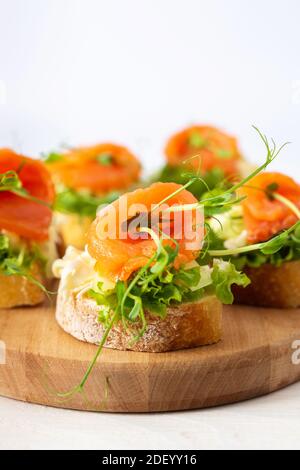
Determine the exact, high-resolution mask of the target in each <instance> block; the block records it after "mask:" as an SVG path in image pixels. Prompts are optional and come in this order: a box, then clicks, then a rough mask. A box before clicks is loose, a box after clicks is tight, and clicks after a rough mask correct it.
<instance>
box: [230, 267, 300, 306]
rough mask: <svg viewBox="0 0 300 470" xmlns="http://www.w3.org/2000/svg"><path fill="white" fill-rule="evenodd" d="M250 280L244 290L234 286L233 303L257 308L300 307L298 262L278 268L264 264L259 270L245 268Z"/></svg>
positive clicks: (299, 271) (299, 270)
mask: <svg viewBox="0 0 300 470" xmlns="http://www.w3.org/2000/svg"><path fill="white" fill-rule="evenodd" d="M244 272H245V273H246V274H247V276H249V278H250V279H251V284H250V285H249V286H248V287H246V288H240V287H237V286H234V288H233V293H234V298H235V303H237V304H244V305H256V306H258V307H275V308H297V307H300V261H291V262H287V263H284V264H283V265H282V266H280V267H276V266H273V265H271V264H266V265H264V266H261V267H260V268H246V269H245V270H244Z"/></svg>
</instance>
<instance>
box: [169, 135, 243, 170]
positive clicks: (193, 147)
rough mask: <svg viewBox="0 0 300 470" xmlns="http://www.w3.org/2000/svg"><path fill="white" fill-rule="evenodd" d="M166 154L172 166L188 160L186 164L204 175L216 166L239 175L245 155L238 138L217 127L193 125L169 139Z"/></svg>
mask: <svg viewBox="0 0 300 470" xmlns="http://www.w3.org/2000/svg"><path fill="white" fill-rule="evenodd" d="M165 153H166V157H167V160H168V163H169V164H170V165H171V166H178V165H182V164H183V162H184V161H186V160H188V161H187V163H186V166H188V167H192V168H193V169H194V170H196V171H198V170H200V172H201V173H202V174H205V173H206V172H208V171H210V170H212V169H214V168H220V169H221V170H223V171H224V174H225V175H226V176H230V177H235V176H237V175H238V174H239V167H238V163H239V161H240V160H241V155H240V153H239V150H238V147H237V141H236V139H235V138H234V137H231V136H229V135H227V134H224V133H223V132H221V131H219V130H218V129H216V128H214V127H210V126H192V127H189V128H187V129H184V130H183V131H181V132H178V133H177V134H175V135H174V136H173V137H171V138H170V140H169V141H168V143H167V145H166V149H165ZM193 156H195V158H191V157H193Z"/></svg>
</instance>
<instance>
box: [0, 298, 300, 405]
mask: <svg viewBox="0 0 300 470" xmlns="http://www.w3.org/2000/svg"><path fill="white" fill-rule="evenodd" d="M297 340H298V341H299V340H300V311H299V310H289V311H287V310H285V311H282V310H273V309H272V310H264V309H254V308H250V307H226V308H225V309H224V337H223V340H222V341H221V342H220V343H219V344H216V345H214V346H207V347H202V348H196V349H191V350H185V351H178V352H171V353H161V354H153V353H152V354H148V353H134V352H120V351H112V350H108V349H106V350H104V351H103V354H102V356H101V357H100V360H99V361H98V363H97V365H96V367H95V369H94V371H93V373H92V375H91V377H90V379H89V381H88V382H87V384H86V389H85V394H84V395H80V394H76V395H74V396H73V397H71V398H70V399H68V400H61V399H59V398H58V396H57V393H56V392H57V391H58V392H64V391H67V390H70V389H71V388H73V387H74V386H75V385H77V384H78V383H79V382H80V380H81V379H82V376H83V374H84V372H85V371H86V368H87V367H88V365H89V362H90V360H91V359H92V358H93V356H94V354H95V351H96V347H95V346H91V345H88V344H85V343H82V342H80V341H77V340H75V339H73V338H72V337H70V336H68V335H67V334H66V333H64V332H63V331H62V330H61V329H60V328H59V327H58V326H57V324H56V322H55V319H54V310H53V309H52V308H50V307H48V306H44V307H39V308H34V309H16V310H10V311H1V312H0V346H1V349H0V353H1V354H0V359H2V362H4V361H3V359H4V357H3V347H4V344H5V348H6V363H5V364H3V365H0V394H1V395H3V396H6V397H11V398H15V399H18V400H22V401H26V402H31V403H39V404H44V405H50V406H55V407H61V408H71V409H78V410H97V411H114V412H149V411H170V410H186V409H195V408H204V407H209V406H215V405H221V404H226V403H233V402H237V401H241V400H245V399H249V398H252V397H256V396H260V395H264V394H267V393H269V392H272V391H274V390H277V389H280V388H282V387H285V386H287V385H289V384H291V383H293V382H296V381H298V380H300V365H295V364H293V361H292V356H293V354H294V355H295V350H294V349H293V346H294V347H295V344H296V343H295V341H297ZM296 352H297V351H296ZM299 356H300V355H299ZM294 362H295V361H294Z"/></svg>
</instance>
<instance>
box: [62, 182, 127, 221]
mask: <svg viewBox="0 0 300 470" xmlns="http://www.w3.org/2000/svg"><path fill="white" fill-rule="evenodd" d="M118 197H119V193H116V192H114V193H110V194H108V195H107V196H103V197H97V196H93V195H91V194H88V193H81V192H78V191H75V190H74V189H65V190H63V191H61V192H59V193H58V194H57V196H56V201H55V204H54V210H56V211H58V212H63V213H66V214H78V215H80V216H87V217H92V218H95V217H96V213H97V209H98V207H99V206H101V205H103V204H110V203H111V202H113V201H115V200H116V199H117V198H118Z"/></svg>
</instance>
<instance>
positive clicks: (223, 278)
mask: <svg viewBox="0 0 300 470" xmlns="http://www.w3.org/2000/svg"><path fill="white" fill-rule="evenodd" d="M211 278H212V283H213V287H214V291H215V293H216V296H217V297H218V299H219V300H220V301H221V302H222V303H223V304H232V303H233V301H234V297H233V294H232V290H231V288H232V286H233V285H234V284H235V285H237V286H241V287H247V286H248V285H249V284H250V282H251V281H250V279H249V278H248V276H246V274H243V273H241V272H239V271H237V269H236V267H235V266H234V265H233V264H231V263H228V262H227V263H226V262H224V261H218V260H215V262H214V266H213V271H212V274H211Z"/></svg>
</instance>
